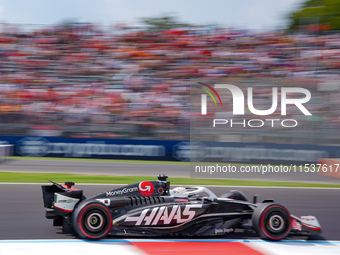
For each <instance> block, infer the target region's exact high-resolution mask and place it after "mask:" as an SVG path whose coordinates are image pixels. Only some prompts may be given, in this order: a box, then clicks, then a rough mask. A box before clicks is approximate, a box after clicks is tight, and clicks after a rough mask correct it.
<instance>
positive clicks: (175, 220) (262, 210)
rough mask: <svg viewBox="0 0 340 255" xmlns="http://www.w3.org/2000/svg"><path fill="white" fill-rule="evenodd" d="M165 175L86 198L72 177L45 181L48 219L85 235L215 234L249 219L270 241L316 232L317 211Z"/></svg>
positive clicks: (227, 231)
mask: <svg viewBox="0 0 340 255" xmlns="http://www.w3.org/2000/svg"><path fill="white" fill-rule="evenodd" d="M167 178H168V177H167V176H165V175H159V176H158V181H142V182H139V183H134V184H129V185H125V186H122V187H120V188H116V189H112V190H109V191H105V192H103V193H101V194H98V195H96V196H93V197H90V198H85V197H84V195H83V191H82V190H78V189H75V188H74V187H73V185H74V183H73V182H66V183H65V184H63V185H61V184H58V183H55V182H53V181H50V182H52V185H48V186H42V191H43V200H44V206H45V207H46V208H47V209H46V218H48V219H53V225H54V226H62V227H63V230H64V231H65V232H69V231H74V232H76V234H78V235H79V236H80V237H82V238H86V239H93V240H95V239H100V238H104V237H105V236H106V235H108V234H109V235H117V236H143V237H145V236H178V235H181V236H215V235H225V234H227V233H231V232H234V230H235V229H237V228H242V226H243V224H245V223H246V222H248V221H249V220H251V223H252V228H253V229H254V230H255V232H256V233H257V234H258V235H259V236H260V237H261V238H264V239H267V240H281V239H283V238H285V237H286V236H287V235H288V234H289V233H295V234H301V235H318V234H320V233H321V227H320V225H319V223H318V221H317V219H316V218H315V217H313V216H304V217H301V218H298V217H296V216H294V215H292V214H290V213H289V212H288V210H287V209H286V208H285V207H284V206H282V205H279V204H276V203H274V201H273V200H265V201H263V202H262V203H257V202H256V200H257V199H256V196H255V197H254V201H253V202H248V201H247V199H246V197H245V195H244V194H243V193H242V192H240V191H236V190H233V191H230V192H229V193H227V194H225V195H224V196H223V197H217V196H216V195H215V194H214V193H213V192H212V191H211V190H209V189H207V188H205V187H187V188H184V187H176V188H174V189H170V182H169V181H167Z"/></svg>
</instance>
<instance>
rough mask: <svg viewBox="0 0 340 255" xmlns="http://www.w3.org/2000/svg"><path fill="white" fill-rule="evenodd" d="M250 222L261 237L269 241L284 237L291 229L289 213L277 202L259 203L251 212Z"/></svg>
mask: <svg viewBox="0 0 340 255" xmlns="http://www.w3.org/2000/svg"><path fill="white" fill-rule="evenodd" d="M252 224H253V228H254V229H255V231H256V232H257V234H258V235H259V236H260V237H261V238H263V239H266V240H271V241H278V240H281V239H283V238H285V237H286V236H287V235H288V234H289V232H290V230H291V219H290V214H289V212H288V210H287V209H286V208H285V207H283V206H282V205H279V204H267V203H264V204H260V205H259V206H258V207H257V208H256V209H255V211H254V213H253V216H252Z"/></svg>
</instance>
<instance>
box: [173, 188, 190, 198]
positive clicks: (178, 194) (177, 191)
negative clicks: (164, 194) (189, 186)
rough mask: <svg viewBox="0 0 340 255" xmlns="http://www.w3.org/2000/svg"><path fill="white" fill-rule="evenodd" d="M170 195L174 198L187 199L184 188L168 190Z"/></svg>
mask: <svg viewBox="0 0 340 255" xmlns="http://www.w3.org/2000/svg"><path fill="white" fill-rule="evenodd" d="M170 195H171V196H174V197H188V193H187V190H186V188H184V187H176V188H174V189H172V190H170Z"/></svg>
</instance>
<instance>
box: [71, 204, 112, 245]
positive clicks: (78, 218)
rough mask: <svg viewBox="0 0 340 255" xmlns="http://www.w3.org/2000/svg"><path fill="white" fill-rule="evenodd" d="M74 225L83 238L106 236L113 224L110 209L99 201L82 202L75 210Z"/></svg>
mask: <svg viewBox="0 0 340 255" xmlns="http://www.w3.org/2000/svg"><path fill="white" fill-rule="evenodd" d="M72 226H73V229H74V230H75V231H76V233H77V234H78V235H80V236H81V237H83V238H86V239H91V240H97V239H101V238H104V237H105V236H106V235H107V234H108V233H109V231H110V229H111V226H112V219H111V213H110V210H109V208H108V207H107V206H106V205H104V204H102V203H98V202H85V203H80V204H79V206H78V207H77V208H76V209H75V211H74V212H73V215H72Z"/></svg>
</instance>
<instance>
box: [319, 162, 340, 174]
mask: <svg viewBox="0 0 340 255" xmlns="http://www.w3.org/2000/svg"><path fill="white" fill-rule="evenodd" d="M318 164H320V171H318V173H319V174H321V175H327V176H330V177H332V178H340V158H320V159H318Z"/></svg>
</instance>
